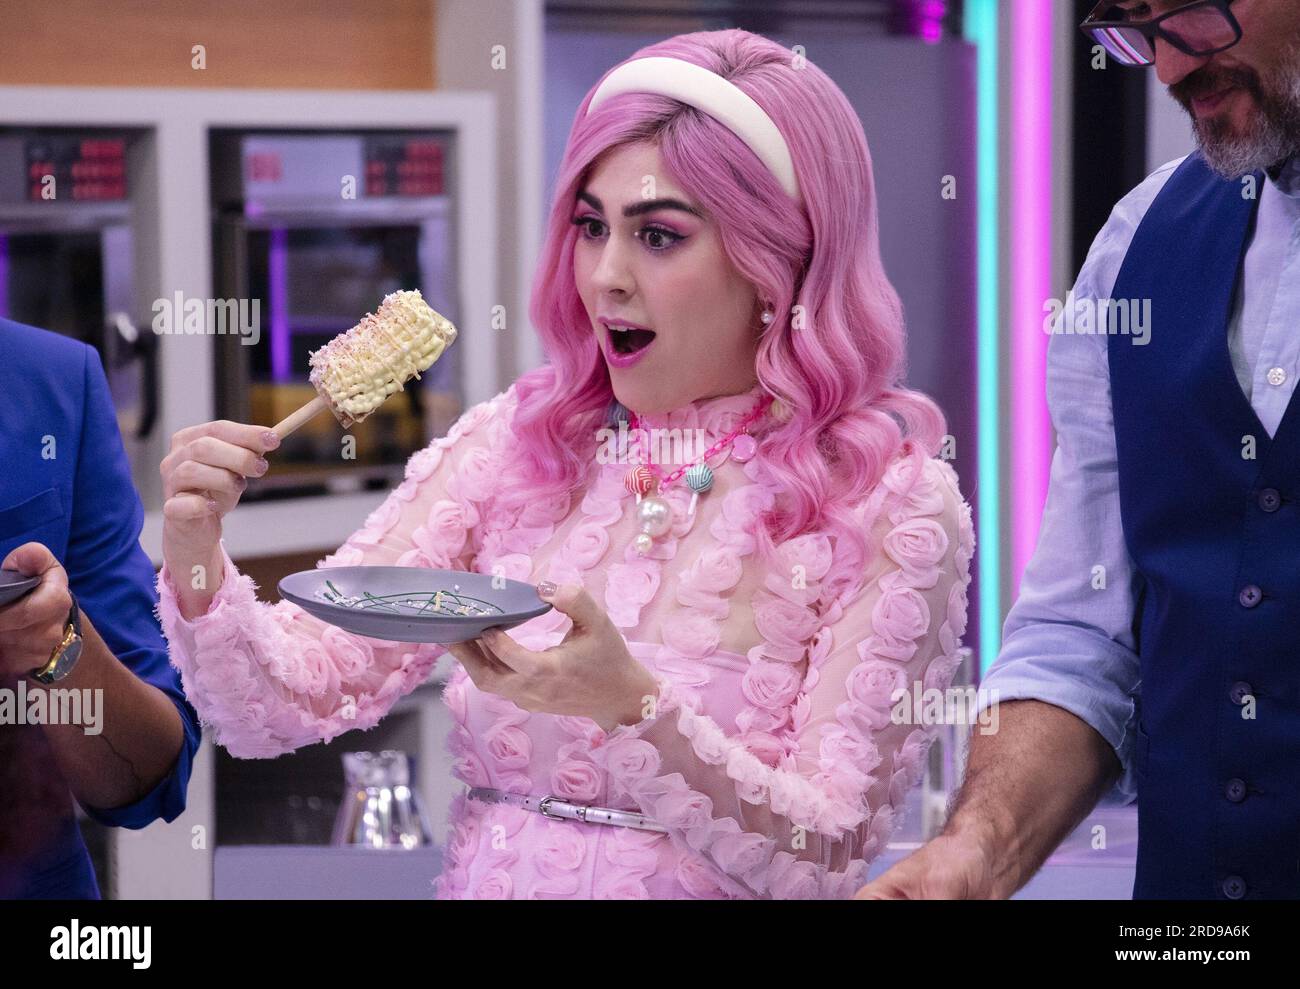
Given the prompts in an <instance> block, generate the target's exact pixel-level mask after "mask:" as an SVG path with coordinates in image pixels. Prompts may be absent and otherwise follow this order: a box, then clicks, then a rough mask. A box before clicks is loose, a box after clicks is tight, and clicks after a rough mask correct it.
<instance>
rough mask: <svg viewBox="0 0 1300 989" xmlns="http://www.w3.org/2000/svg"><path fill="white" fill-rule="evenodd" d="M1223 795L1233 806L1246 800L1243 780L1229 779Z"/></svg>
mask: <svg viewBox="0 0 1300 989" xmlns="http://www.w3.org/2000/svg"><path fill="white" fill-rule="evenodd" d="M1223 793H1224V795H1225V796H1226V797H1227V798H1228V799H1229V800H1231V801H1232V802H1233V803H1234V804H1239V803H1241V802H1242V801H1243V800H1245V799H1246V783H1245V781H1244V780H1239V779H1230V780H1228V785H1227V786H1225V787H1224V788H1223Z"/></svg>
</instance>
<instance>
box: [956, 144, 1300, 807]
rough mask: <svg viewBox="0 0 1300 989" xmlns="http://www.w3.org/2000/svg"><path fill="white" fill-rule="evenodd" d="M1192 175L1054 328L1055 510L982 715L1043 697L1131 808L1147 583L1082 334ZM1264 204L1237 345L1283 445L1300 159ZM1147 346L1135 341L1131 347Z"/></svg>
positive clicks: (1102, 388) (1126, 216)
mask: <svg viewBox="0 0 1300 989" xmlns="http://www.w3.org/2000/svg"><path fill="white" fill-rule="evenodd" d="M1181 163H1182V159H1179V160H1178V161H1174V162H1170V163H1169V164H1167V165H1165V166H1164V167H1162V168H1160V169H1157V170H1156V171H1155V172H1153V173H1152V174H1151V175H1150V176H1149V177H1148V178H1147V179H1146V180H1145V181H1144V182H1143V183H1142V184H1141V185H1139V186H1138V187H1137V188H1136V189H1134V190H1133V191H1132V192H1130V193H1129V194H1128V195H1127V196H1125V197H1124V199H1123V200H1121V201H1120V203H1119V205H1117V206H1116V207H1115V209H1114V211H1113V212H1112V213H1111V215H1110V218H1109V219H1108V220H1107V221H1106V225H1105V226H1104V227H1103V228H1102V230H1101V232H1100V233H1099V234H1098V235H1097V239H1096V240H1095V241H1094V242H1093V244H1092V247H1091V249H1090V250H1089V251H1088V257H1087V259H1086V261H1085V262H1084V265H1083V268H1082V269H1081V270H1080V272H1079V278H1078V281H1076V282H1075V285H1074V289H1073V291H1072V292H1071V293H1070V297H1069V298H1068V299H1066V301H1065V307H1064V309H1063V310H1062V311H1061V312H1060V315H1059V317H1058V318H1057V319H1056V320H1055V322H1054V323H1052V324H1051V329H1052V331H1053V332H1052V335H1051V338H1050V340H1049V342H1048V348H1047V403H1048V408H1049V409H1050V410H1051V415H1052V423H1053V425H1054V426H1055V427H1056V434H1057V448H1056V452H1055V454H1054V456H1053V458H1052V469H1051V475H1050V481H1049V485H1048V493H1047V504H1046V507H1045V508H1044V510H1043V519H1042V527H1041V529H1040V531H1039V535H1038V544H1037V546H1036V548H1035V550H1034V555H1033V557H1032V559H1031V560H1030V561H1029V564H1028V566H1027V567H1026V568H1025V573H1024V576H1023V577H1022V578H1021V582H1020V595H1019V597H1018V598H1017V600H1016V602H1015V604H1014V605H1013V606H1012V608H1011V611H1010V613H1009V614H1008V615H1007V620H1006V624H1005V625H1004V626H1003V632H1002V651H1001V652H1000V653H999V655H998V658H997V661H996V663H995V664H994V665H993V666H992V668H991V669H990V670H989V671H988V673H987V674H986V675H985V677H984V680H983V681H982V683H981V695H982V700H981V705H980V706H981V708H983V707H987V706H988V704H989V703H990V702H991V701H992V700H994V699H997V700H1013V699H1020V698H1034V699H1037V700H1042V701H1046V702H1048V703H1050V704H1054V705H1056V706H1057V707H1061V708H1064V709H1065V710H1067V711H1070V712H1071V713H1072V714H1074V715H1076V716H1078V717H1079V718H1082V719H1083V720H1084V721H1086V722H1087V723H1088V724H1089V725H1091V726H1092V727H1093V728H1095V729H1096V730H1097V731H1098V732H1099V733H1100V734H1101V735H1102V736H1103V737H1104V738H1105V739H1106V741H1108V742H1109V743H1110V744H1111V745H1112V746H1113V747H1114V749H1115V752H1116V754H1117V755H1118V756H1119V760H1120V763H1121V764H1122V766H1123V774H1122V775H1121V777H1120V779H1119V781H1118V782H1117V784H1116V790H1117V791H1118V796H1120V797H1121V798H1122V799H1123V801H1124V802H1126V803H1127V802H1130V801H1132V800H1133V799H1134V798H1135V797H1136V795H1137V794H1136V787H1135V785H1134V780H1133V743H1134V732H1135V725H1136V722H1137V718H1138V702H1139V701H1140V697H1141V680H1140V667H1139V662H1138V657H1137V654H1136V652H1135V648H1136V645H1135V641H1134V636H1133V628H1134V622H1135V617H1136V608H1135V583H1134V581H1135V575H1134V571H1133V564H1132V561H1131V560H1130V559H1129V555H1128V549H1127V547H1126V546H1125V543H1124V532H1123V529H1122V528H1121V525H1120V501H1119V474H1118V465H1117V455H1116V448H1115V429H1114V421H1113V419H1112V413H1111V398H1110V371H1109V357H1108V352H1107V351H1108V338H1107V336H1106V335H1105V334H1104V333H1100V332H1096V331H1095V329H1094V331H1093V332H1088V331H1087V329H1086V324H1083V332H1077V331H1078V329H1080V324H1082V319H1083V317H1080V316H1079V313H1080V312H1081V311H1082V312H1085V313H1086V312H1087V311H1088V306H1087V301H1086V300H1100V299H1108V298H1109V297H1110V295H1111V292H1112V291H1113V289H1114V286H1115V281H1116V279H1117V277H1118V276H1119V271H1120V266H1121V265H1122V264H1123V262H1124V257H1125V255H1126V254H1127V253H1128V249H1129V245H1130V243H1131V242H1132V240H1133V235H1134V233H1135V232H1136V231H1137V227H1138V224H1139V223H1141V221H1142V218H1143V216H1145V214H1146V211H1147V209H1148V208H1149V207H1150V205H1151V203H1152V201H1154V199H1155V198H1156V196H1157V195H1158V194H1159V192H1160V190H1161V189H1162V188H1163V187H1164V184H1165V182H1166V181H1167V180H1168V179H1169V177H1170V176H1171V175H1173V173H1174V171H1175V170H1176V169H1177V167H1178V166H1179V165H1180V164H1181ZM1257 194H1258V195H1259V198H1260V204H1259V211H1258V219H1257V221H1256V226H1255V231H1254V233H1253V235H1252V237H1251V241H1250V244H1249V247H1248V248H1247V253H1246V259H1245V267H1244V270H1243V276H1242V279H1241V281H1240V282H1239V284H1238V290H1237V293H1236V298H1235V302H1234V306H1233V313H1232V318H1231V321H1230V324H1229V327H1228V340H1227V346H1228V350H1229V353H1230V356H1231V358H1232V365H1233V369H1234V370H1235V371H1236V373H1237V380H1238V382H1239V384H1240V386H1241V389H1242V391H1243V392H1244V393H1245V395H1246V397H1247V398H1248V399H1249V400H1250V403H1251V405H1252V406H1253V407H1254V409H1255V412H1256V414H1257V415H1258V416H1259V419H1260V422H1262V423H1263V425H1264V426H1265V428H1266V429H1267V430H1268V433H1269V435H1270V436H1272V435H1273V434H1274V433H1275V432H1276V430H1277V426H1278V423H1279V422H1280V421H1281V419H1282V413H1283V412H1284V411H1285V410H1286V407H1287V403H1288V402H1290V400H1291V393H1292V391H1293V390H1294V389H1295V385H1296V380H1297V376H1300V159H1298V158H1293V159H1291V161H1289V162H1288V163H1287V165H1286V166H1285V167H1284V168H1283V169H1282V170H1281V171H1280V172H1279V174H1277V175H1276V176H1271V177H1270V178H1269V180H1268V181H1266V182H1264V183H1263V184H1262V185H1261V186H1260V187H1259V188H1258V190H1257ZM1150 263H1151V264H1157V265H1158V264H1160V259H1159V258H1152V259H1150ZM1080 301H1083V302H1084V305H1083V306H1082V307H1081V306H1080V304H1079V303H1080ZM1096 325H1097V324H1096V322H1095V321H1094V323H1093V326H1094V327H1095V326H1096ZM1133 328H1136V323H1134V324H1133ZM1148 329H1149V327H1148ZM1140 340H1141V336H1140V335H1138V334H1137V333H1133V334H1132V335H1131V336H1130V338H1129V340H1128V345H1130V346H1141V345H1142V344H1141V343H1140ZM986 692H987V694H986Z"/></svg>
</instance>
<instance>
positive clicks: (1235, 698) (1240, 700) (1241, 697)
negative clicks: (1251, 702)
mask: <svg viewBox="0 0 1300 989" xmlns="http://www.w3.org/2000/svg"><path fill="white" fill-rule="evenodd" d="M1254 693H1255V689H1254V688H1253V687H1252V686H1251V685H1250V684H1248V683H1247V682H1246V681H1245V680H1238V681H1237V682H1236V683H1234V684H1233V685H1232V686H1231V687H1230V688H1228V697H1229V698H1230V699H1231V700H1232V703H1234V704H1244V703H1246V697H1247V696H1248V695H1251V694H1254Z"/></svg>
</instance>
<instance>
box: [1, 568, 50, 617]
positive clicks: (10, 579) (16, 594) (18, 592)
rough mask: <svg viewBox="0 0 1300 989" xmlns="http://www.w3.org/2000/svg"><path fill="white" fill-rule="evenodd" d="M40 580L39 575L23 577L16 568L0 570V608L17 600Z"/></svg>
mask: <svg viewBox="0 0 1300 989" xmlns="http://www.w3.org/2000/svg"><path fill="white" fill-rule="evenodd" d="M40 582H41V578H40V576H39V575H38V576H36V577H24V576H23V575H22V574H20V573H19V572H18V571H17V570H0V608H3V607H4V606H5V605H6V604H9V603H10V602H11V601H17V600H18V599H19V598H20V597H22V596H23V595H24V594H26V593H27V592H28V591H30V590H31V589H32V588H33V587H35V586H36V585H37V584H39V583H40Z"/></svg>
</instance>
